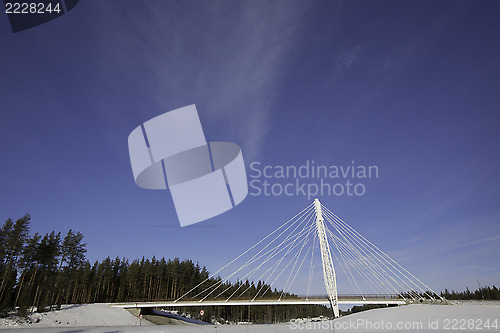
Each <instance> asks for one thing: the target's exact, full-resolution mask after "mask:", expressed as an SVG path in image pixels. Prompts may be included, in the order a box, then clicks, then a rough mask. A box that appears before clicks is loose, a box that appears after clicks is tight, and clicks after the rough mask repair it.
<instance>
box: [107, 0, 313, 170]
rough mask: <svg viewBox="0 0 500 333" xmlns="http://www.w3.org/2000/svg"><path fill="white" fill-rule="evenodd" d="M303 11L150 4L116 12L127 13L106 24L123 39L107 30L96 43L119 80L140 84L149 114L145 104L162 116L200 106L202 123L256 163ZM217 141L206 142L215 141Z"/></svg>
mask: <svg viewBox="0 0 500 333" xmlns="http://www.w3.org/2000/svg"><path fill="white" fill-rule="evenodd" d="M129 6H130V5H129ZM305 6H306V5H305V4H301V3H293V4H292V3H289V4H287V5H286V6H285V5H283V3H279V2H269V3H261V5H260V6H255V4H254V3H253V2H247V3H245V2H243V3H242V2H238V4H237V5H235V4H231V3H225V5H224V6H219V5H213V4H212V3H204V4H197V5H196V10H193V9H192V8H189V5H186V6H184V5H178V6H177V7H175V8H158V7H162V6H158V2H154V3H149V2H148V3H144V4H141V7H142V8H141V11H144V12H139V13H133V10H134V8H128V7H122V8H113V9H114V10H121V11H123V12H125V13H124V14H125V15H116V17H120V18H121V19H118V18H114V15H111V16H110V17H106V20H107V21H106V25H107V26H116V27H117V29H116V30H117V31H120V32H121V33H120V34H119V35H116V34H112V33H110V32H106V33H105V34H103V36H99V37H98V38H99V39H100V40H101V43H102V44H103V45H104V46H103V47H104V48H105V51H104V52H106V53H107V56H111V57H114V58H115V59H116V65H115V66H116V67H120V70H121V71H122V73H125V74H120V75H122V76H125V75H127V76H129V78H128V79H129V80H130V77H131V78H132V79H133V80H135V82H137V85H136V86H137V90H136V91H135V92H134V94H136V95H137V96H142V97H143V98H144V99H145V100H147V99H148V98H149V99H150V101H149V102H145V103H146V105H145V108H146V109H147V107H148V105H147V104H150V105H153V106H154V104H156V105H161V106H163V107H164V108H165V109H167V110H168V109H171V108H172V107H181V106H183V105H185V104H191V103H196V104H198V105H200V104H202V105H203V108H199V111H200V115H201V118H202V119H203V120H205V119H206V120H207V121H209V122H213V123H216V124H217V128H218V129H220V130H221V131H226V132H228V133H229V134H230V135H231V137H230V138H228V137H227V134H228V133H219V134H224V135H226V137H222V136H221V137H220V139H227V140H230V141H233V142H237V143H239V144H240V145H241V146H242V147H243V149H244V156H245V159H246V160H247V161H248V160H254V159H257V158H258V156H259V154H260V153H261V151H262V147H263V145H264V143H265V142H266V138H267V136H268V133H269V131H270V130H271V127H272V126H273V125H272V124H273V117H272V113H273V112H272V111H273V102H274V101H275V99H276V96H277V94H278V91H279V89H278V88H279V87H280V86H281V83H282V81H283V80H284V75H285V73H284V66H285V64H287V60H289V59H290V55H289V53H290V52H289V50H290V48H291V46H293V45H294V41H295V40H296V38H297V29H298V27H299V24H300V21H301V19H302V16H303V13H304V11H305ZM263 7H265V8H263ZM108 9H109V8H108ZM174 9H175V10H176V12H175V13H174V12H172V10H174ZM101 11H102V10H101ZM127 13H128V15H129V18H130V20H127V22H124V21H123V17H127V16H126V14H127ZM103 19H104V18H103ZM110 20H115V21H113V22H110ZM186 22H191V24H187V23H186ZM193 22H196V24H193ZM111 40H112V44H110V41H111ZM137 49H141V50H143V51H142V52H140V53H137V52H136V51H137ZM128 54H135V55H136V56H135V58H132V57H130V56H129V55H128ZM137 54H138V56H137ZM104 70H106V71H108V72H110V71H113V72H116V71H117V70H118V69H117V68H112V69H109V68H106V69H104ZM161 111H163V110H161ZM157 113H160V112H157ZM214 136H215V135H213V134H210V137H209V138H208V139H209V140H211V139H215V140H217V139H219V138H218V137H214Z"/></svg>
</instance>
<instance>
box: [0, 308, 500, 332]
mask: <svg viewBox="0 0 500 333" xmlns="http://www.w3.org/2000/svg"><path fill="white" fill-rule="evenodd" d="M31 321H32V322H33V323H31V324H26V323H25V324H22V323H16V322H15V321H14V320H13V319H0V330H1V332H8V331H14V332H19V329H23V330H27V331H30V332H50V333H52V332H72V333H73V332H74V333H80V332H242V333H243V332H245V333H246V332H264V333H266V332H269V333H272V332H278V333H281V332H297V331H299V332H300V331H303V332H332V331H335V332H351V331H355V332H397V331H403V330H405V331H417V332H448V331H450V330H456V331H460V332H476V331H491V332H500V327H499V325H500V302H459V303H456V304H454V305H428V304H418V305H417V304H415V305H407V306H399V307H394V308H384V309H375V310H369V311H365V312H360V313H356V314H352V315H349V316H345V317H343V318H339V319H336V320H335V321H333V322H331V321H322V322H321V321H315V322H311V321H309V320H297V321H294V322H291V323H287V324H270V325H224V326H208V325H207V326H203V327H201V326H195V325H189V326H188V325H153V324H151V323H149V322H147V321H146V320H142V326H138V325H139V319H138V318H137V317H136V316H134V315H132V314H131V313H129V312H128V311H127V310H123V309H120V308H112V307H110V306H108V305H106V304H88V305H68V306H66V307H63V308H62V309H61V310H59V311H53V312H50V313H44V314H34V315H32V316H31Z"/></svg>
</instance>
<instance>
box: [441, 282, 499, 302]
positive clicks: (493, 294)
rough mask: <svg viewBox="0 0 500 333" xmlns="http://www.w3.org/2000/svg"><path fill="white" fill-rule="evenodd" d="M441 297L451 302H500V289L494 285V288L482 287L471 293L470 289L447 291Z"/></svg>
mask: <svg viewBox="0 0 500 333" xmlns="http://www.w3.org/2000/svg"><path fill="white" fill-rule="evenodd" d="M441 296H442V297H444V298H446V299H449V300H480V299H484V300H500V289H498V287H496V286H495V285H493V287H489V286H486V287H480V288H479V289H476V290H475V291H470V290H469V287H467V288H466V290H465V291H459V292H457V291H454V290H452V291H451V292H450V291H448V289H445V290H444V292H442V293H441Z"/></svg>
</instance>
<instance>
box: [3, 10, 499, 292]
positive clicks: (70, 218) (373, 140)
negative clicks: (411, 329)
mask: <svg viewBox="0 0 500 333" xmlns="http://www.w3.org/2000/svg"><path fill="white" fill-rule="evenodd" d="M499 15H500V4H499V3H498V2H495V1H440V2H434V1H419V2H410V1H377V2H368V1H366V2H361V1H356V2H352V1H345V2H342V1H273V2H270V1H210V2H196V1H159V0H158V1H147V2H146V1H141V2H140V1H123V0H121V1H118V0H113V1H105V2H102V1H84V2H80V4H79V5H78V6H77V7H75V9H73V10H72V11H71V12H70V13H68V14H66V15H63V16H62V17H60V18H58V19H56V20H54V21H51V22H49V23H47V24H44V25H41V26H39V27H36V28H33V29H30V30H26V31H23V32H19V33H16V34H12V33H11V32H10V27H9V25H8V20H7V17H6V15H0V41H1V45H2V46H1V52H0V69H1V73H2V74H1V77H0V80H1V88H2V89H1V90H0V97H1V101H2V104H1V112H0V124H1V126H2V130H1V131H0V150H1V152H2V154H1V164H0V168H1V169H0V170H1V173H0V219H2V221H4V220H6V219H7V218H9V217H11V218H18V217H20V216H22V215H24V214H25V213H27V212H29V213H30V214H31V215H32V230H33V232H40V233H45V232H49V231H51V230H57V231H61V232H62V233H66V232H67V230H68V229H69V228H72V229H74V230H78V231H81V232H83V233H84V234H85V240H86V242H87V243H88V258H89V259H90V260H91V261H94V260H101V259H102V258H104V257H106V256H111V257H115V256H121V257H123V256H124V257H127V258H129V259H134V258H140V257H142V256H143V255H144V256H146V257H151V256H153V255H156V256H157V257H161V256H165V257H170V258H173V257H180V258H181V259H184V258H190V259H193V260H194V261H198V262H199V263H200V264H202V265H206V266H207V267H208V268H209V269H210V270H211V271H215V270H216V269H217V268H218V267H220V266H221V265H223V264H224V263H226V262H227V261H229V260H230V259H231V258H233V257H235V256H236V255H238V254H239V253H241V252H242V251H244V250H245V249H246V248H248V247H249V246H251V245H252V244H254V243H255V242H256V241H258V240H259V239H260V238H262V237H263V236H265V235H267V234H268V233H269V232H270V231H272V230H274V229H275V228H276V227H278V226H279V225H281V224H282V223H283V222H285V221H286V220H287V219H288V218H290V217H292V216H293V215H295V213H297V212H298V211H300V210H301V209H302V208H303V207H305V206H307V205H308V204H309V203H310V201H311V200H308V199H307V198H306V197H304V196H284V195H282V196H263V195H261V196H248V197H247V199H246V200H245V201H244V202H243V203H242V204H240V205H239V206H237V207H236V208H235V209H232V210H230V211H228V212H226V213H224V214H222V215H220V216H217V217H215V218H212V219H210V220H208V221H205V222H202V223H199V224H197V225H194V226H191V227H187V228H180V227H179V223H178V221H177V216H176V213H175V209H174V206H173V203H172V199H171V196H170V194H169V192H168V191H148V190H143V189H140V188H138V187H137V186H136V185H135V183H134V180H133V176H132V171H131V167H130V162H129V157H128V148H127V137H128V135H129V133H130V132H131V131H132V130H133V129H134V128H135V127H137V126H138V125H139V124H141V123H143V122H144V121H146V120H149V119H151V118H153V117H155V116H157V115H159V114H162V113H164V112H167V111H169V110H173V109H176V108H179V107H182V106H186V105H190V104H196V106H197V108H198V112H199V115H200V118H201V122H202V124H203V127H204V131H205V135H206V138H207V140H208V141H230V142H235V143H237V144H238V145H240V147H241V148H242V152H243V156H244V159H245V163H246V165H247V166H249V165H250V163H252V162H260V163H261V164H262V165H285V166H287V165H292V166H293V165H294V166H300V165H303V164H304V163H305V162H306V161H313V160H314V161H315V163H317V164H321V165H344V166H347V165H350V164H352V161H355V163H356V164H358V165H376V166H377V167H378V169H379V177H378V178H375V179H369V180H363V184H364V185H365V186H366V193H365V194H364V195H363V196H346V195H343V196H328V195H326V196H320V197H319V198H320V200H321V201H322V203H323V204H324V205H325V206H327V207H329V208H330V209H331V210H332V211H334V212H335V213H336V214H337V215H338V216H340V217H342V218H343V219H344V220H346V221H347V222H348V223H350V225H351V226H353V227H354V228H355V229H357V230H358V231H359V232H361V233H362V234H363V235H365V236H366V237H367V238H368V239H370V240H371V241H372V242H374V243H375V244H376V245H378V246H379V247H380V248H381V249H383V250H384V251H386V252H387V253H388V254H390V255H391V256H392V257H393V258H395V259H396V260H397V261H398V262H400V263H401V264H402V265H403V266H404V267H406V268H408V269H409V270H410V271H411V272H413V273H414V274H415V275H417V276H418V277H419V278H421V280H423V281H424V282H426V283H427V284H429V285H430V286H431V287H432V288H433V289H435V290H442V289H444V288H448V289H452V288H454V289H460V290H461V289H464V288H465V287H466V286H469V287H470V288H475V287H476V286H477V281H476V280H478V279H479V280H480V281H481V284H483V285H488V284H489V285H491V284H496V285H498V284H500V282H499V281H500V266H499V261H498V256H499V255H500V245H499V244H500V223H499V222H500V199H499V195H498V190H499V188H500V186H499V185H500V181H499V179H500V168H499V162H500V148H499V139H500V134H499V133H500V132H499V130H498V127H499V125H500V113H499V105H500V94H498V91H499V88H500V44H499V43H498V33H499V32H500V23H499V22H498V17H499ZM247 171H249V169H248V168H247ZM283 181H284V182H286V181H287V180H283ZM288 181H289V180H288Z"/></svg>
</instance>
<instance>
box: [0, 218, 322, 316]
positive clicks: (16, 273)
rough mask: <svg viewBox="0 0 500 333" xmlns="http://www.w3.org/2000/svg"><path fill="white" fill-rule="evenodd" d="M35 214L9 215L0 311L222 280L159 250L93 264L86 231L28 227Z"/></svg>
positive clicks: (166, 294)
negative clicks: (88, 255)
mask: <svg viewBox="0 0 500 333" xmlns="http://www.w3.org/2000/svg"><path fill="white" fill-rule="evenodd" d="M30 222H31V217H30V215H25V216H23V217H22V218H19V219H17V220H16V221H15V222H14V221H13V220H11V219H8V220H7V221H5V223H4V225H3V226H2V228H1V229H0V315H1V314H3V315H5V314H7V312H8V311H12V310H16V311H17V312H18V313H19V314H21V315H24V314H25V313H26V312H27V311H33V310H36V311H39V312H42V311H47V310H50V309H52V308H54V307H59V306H60V305H61V304H84V303H99V302H104V303H112V302H139V301H155V300H175V299H177V298H179V297H181V296H183V295H184V294H186V293H188V292H189V291H190V290H191V289H193V288H194V289H193V291H192V292H190V293H188V294H187V295H186V297H187V298H189V297H193V296H196V295H197V294H198V293H199V292H201V291H202V290H205V289H206V288H208V287H210V286H212V285H214V284H216V283H218V284H220V283H222V281H221V279H220V277H213V278H209V276H210V273H209V272H208V270H207V269H206V268H205V267H200V266H199V265H198V263H196V264H195V263H194V262H192V261H191V260H184V261H181V260H179V258H174V259H165V258H164V257H163V258H161V259H157V258H156V257H153V258H151V259H145V258H142V259H137V260H133V261H132V262H129V260H127V259H125V258H119V257H117V258H115V259H111V258H109V257H107V258H105V259H104V260H102V261H100V262H99V261H96V262H94V263H93V264H91V263H90V262H89V261H88V260H87V259H86V257H85V253H86V252H87V249H86V245H87V244H86V243H84V242H83V237H84V236H83V234H82V233H80V232H76V231H73V230H69V231H68V232H67V233H66V235H65V236H62V235H61V233H60V232H57V233H56V232H55V231H52V232H50V233H46V234H45V235H40V234H38V233H35V234H34V235H30ZM198 285H199V286H198ZM196 286H198V287H197V288H195V287H196ZM219 290H225V291H224V292H223V293H222V294H221V295H220V296H221V297H229V296H230V295H232V294H233V293H234V292H236V291H237V290H239V292H241V291H245V292H244V293H243V295H242V296H241V298H247V299H250V298H252V297H253V296H254V295H256V294H257V292H258V290H265V293H264V294H263V297H269V298H278V297H279V296H280V295H281V291H278V290H276V289H274V290H273V289H272V288H271V287H270V286H269V285H267V284H265V283H264V282H262V281H258V282H257V283H254V282H250V281H248V280H246V281H237V282H234V283H231V282H224V283H223V287H222V288H220V289H219ZM261 294H262V292H261ZM259 295H260V294H259ZM285 297H293V295H290V294H285ZM181 310H182V311H183V312H185V313H191V315H193V316H194V315H195V314H196V313H199V309H194V308H184V309H181ZM204 310H205V315H204V319H206V320H211V319H212V318H213V319H215V320H219V321H220V320H223V321H253V322H272V321H276V322H277V321H284V320H289V319H290V318H296V317H300V316H304V317H305V316H319V315H328V311H329V309H327V308H326V307H324V306H319V305H318V306H317V305H307V306H292V307H289V306H281V307H280V306H259V307H252V308H250V307H247V306H234V307H214V308H205V309H204Z"/></svg>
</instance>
